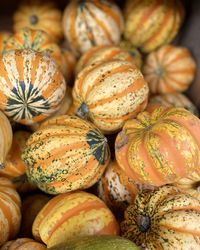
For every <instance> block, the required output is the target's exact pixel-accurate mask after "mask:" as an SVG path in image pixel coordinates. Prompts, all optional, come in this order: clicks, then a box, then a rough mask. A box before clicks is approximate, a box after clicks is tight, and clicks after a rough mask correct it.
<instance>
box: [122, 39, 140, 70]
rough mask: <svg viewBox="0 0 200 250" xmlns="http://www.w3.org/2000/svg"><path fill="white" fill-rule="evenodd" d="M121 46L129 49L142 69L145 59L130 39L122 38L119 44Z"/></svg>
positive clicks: (136, 63)
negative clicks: (143, 59)
mask: <svg viewBox="0 0 200 250" xmlns="http://www.w3.org/2000/svg"><path fill="white" fill-rule="evenodd" d="M119 46H120V48H122V49H124V50H126V51H128V52H129V53H130V54H131V56H132V57H133V59H134V62H135V65H136V66H137V67H138V68H139V69H141V67H142V64H143V61H142V55H141V53H140V52H139V50H138V49H136V48H135V47H134V46H133V45H132V44H131V43H130V42H129V41H126V40H122V41H121V42H120V44H119Z"/></svg>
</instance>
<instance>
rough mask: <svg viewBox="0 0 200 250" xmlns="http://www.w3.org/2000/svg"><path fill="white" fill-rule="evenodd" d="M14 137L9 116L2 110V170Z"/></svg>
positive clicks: (0, 144)
mask: <svg viewBox="0 0 200 250" xmlns="http://www.w3.org/2000/svg"><path fill="white" fill-rule="evenodd" d="M12 139H13V133H12V127H11V125H10V122H9V120H8V118H7V117H6V116H5V115H4V113H3V112H1V111H0V170H1V169H2V168H4V163H5V159H6V156H7V154H8V152H9V150H10V148H11V145H12Z"/></svg>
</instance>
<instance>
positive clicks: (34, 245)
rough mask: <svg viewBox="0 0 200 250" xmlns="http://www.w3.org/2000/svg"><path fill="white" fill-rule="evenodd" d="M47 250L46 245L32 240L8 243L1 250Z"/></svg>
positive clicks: (26, 239) (25, 239) (17, 240)
mask: <svg viewBox="0 0 200 250" xmlns="http://www.w3.org/2000/svg"><path fill="white" fill-rule="evenodd" d="M17 249H20V250H45V249H47V248H46V246H45V245H43V244H41V243H38V242H36V241H34V240H32V239H28V238H21V239H20V238H19V239H16V240H12V241H8V242H6V243H5V244H4V245H3V246H2V247H1V248H0V250H17Z"/></svg>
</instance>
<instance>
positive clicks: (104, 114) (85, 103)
mask: <svg viewBox="0 0 200 250" xmlns="http://www.w3.org/2000/svg"><path fill="white" fill-rule="evenodd" d="M148 91H149V90H148V86H147V83H146V82H145V80H144V78H143V76H142V74H141V72H140V70H139V69H138V68H137V67H136V66H135V65H134V64H132V63H130V62H128V61H121V60H111V61H108V62H97V63H94V64H92V65H90V66H87V67H86V68H84V69H83V70H82V71H81V72H80V73H79V74H78V77H77V79H76V81H75V85H74V88H73V91H72V95H73V104H74V105H75V107H76V109H77V112H76V114H77V115H78V116H80V117H81V118H85V119H88V120H90V121H92V122H93V123H94V124H95V125H96V126H97V127H98V128H99V129H101V130H102V131H103V132H104V133H107V134H109V133H114V132H116V131H118V130H120V129H121V127H122V126H123V125H124V122H125V121H126V120H128V119H130V118H131V117H134V116H136V115H137V114H138V113H139V112H141V111H143V110H144V109H145V107H146V105H147V99H148Z"/></svg>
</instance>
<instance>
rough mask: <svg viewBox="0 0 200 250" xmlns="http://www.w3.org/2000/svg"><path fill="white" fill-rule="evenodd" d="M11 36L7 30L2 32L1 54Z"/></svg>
mask: <svg viewBox="0 0 200 250" xmlns="http://www.w3.org/2000/svg"><path fill="white" fill-rule="evenodd" d="M10 36H11V33H10V32H7V31H1V32H0V54H1V53H3V50H4V47H5V45H6V42H7V40H8V39H9V37H10Z"/></svg>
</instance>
